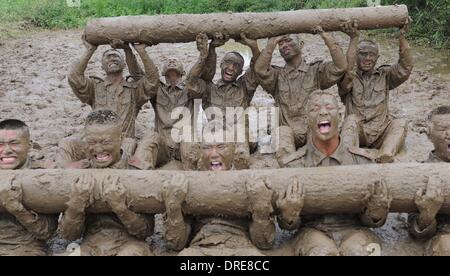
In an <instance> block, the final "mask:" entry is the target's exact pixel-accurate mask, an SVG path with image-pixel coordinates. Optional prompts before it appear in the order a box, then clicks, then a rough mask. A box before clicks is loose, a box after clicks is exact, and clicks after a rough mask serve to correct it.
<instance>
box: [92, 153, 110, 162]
mask: <svg viewBox="0 0 450 276" xmlns="http://www.w3.org/2000/svg"><path fill="white" fill-rule="evenodd" d="M95 160H96V161H97V162H100V163H103V162H109V161H111V160H112V155H111V154H108V153H102V154H97V155H95Z"/></svg>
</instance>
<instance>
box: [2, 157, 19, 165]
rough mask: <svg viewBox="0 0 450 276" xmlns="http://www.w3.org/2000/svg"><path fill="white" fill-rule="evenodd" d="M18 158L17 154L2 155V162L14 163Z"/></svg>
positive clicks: (6, 163) (5, 163)
mask: <svg viewBox="0 0 450 276" xmlns="http://www.w3.org/2000/svg"><path fill="white" fill-rule="evenodd" d="M16 160H17V157H15V156H7V157H1V158H0V163H2V164H4V165H9V164H14V163H15V162H16Z"/></svg>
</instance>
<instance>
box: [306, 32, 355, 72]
mask: <svg viewBox="0 0 450 276" xmlns="http://www.w3.org/2000/svg"><path fill="white" fill-rule="evenodd" d="M314 32H315V33H318V34H320V37H322V39H323V41H324V42H325V45H327V47H328V50H329V51H330V55H331V59H332V60H333V64H334V66H335V67H336V68H337V69H338V70H340V71H342V72H345V71H346V70H347V67H348V66H347V58H346V57H345V55H344V52H343V51H342V48H341V47H340V46H339V43H337V41H336V40H335V39H334V37H333V36H332V35H331V34H330V33H327V32H325V31H324V30H323V29H322V27H321V26H317V27H315V28H314Z"/></svg>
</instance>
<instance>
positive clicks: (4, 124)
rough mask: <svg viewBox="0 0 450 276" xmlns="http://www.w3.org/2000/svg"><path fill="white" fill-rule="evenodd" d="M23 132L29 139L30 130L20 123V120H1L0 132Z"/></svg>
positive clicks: (23, 123)
mask: <svg viewBox="0 0 450 276" xmlns="http://www.w3.org/2000/svg"><path fill="white" fill-rule="evenodd" d="M5 129H7V130H17V129H20V130H23V131H25V133H26V134H27V135H28V137H30V129H29V127H28V125H27V124H26V123H25V122H23V121H21V120H17V119H7V120H3V121H1V122H0V130H5Z"/></svg>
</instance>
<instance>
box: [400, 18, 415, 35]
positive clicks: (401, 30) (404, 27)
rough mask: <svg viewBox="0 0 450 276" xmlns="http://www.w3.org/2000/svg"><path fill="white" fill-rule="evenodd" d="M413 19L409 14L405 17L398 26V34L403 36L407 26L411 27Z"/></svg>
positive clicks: (407, 29) (407, 28)
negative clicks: (402, 22) (403, 22)
mask: <svg viewBox="0 0 450 276" xmlns="http://www.w3.org/2000/svg"><path fill="white" fill-rule="evenodd" d="M412 22H413V20H412V18H411V17H410V16H408V18H406V21H405V24H403V26H402V27H400V35H401V36H404V35H406V33H407V32H408V31H409V28H410V27H411V24H412Z"/></svg>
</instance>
